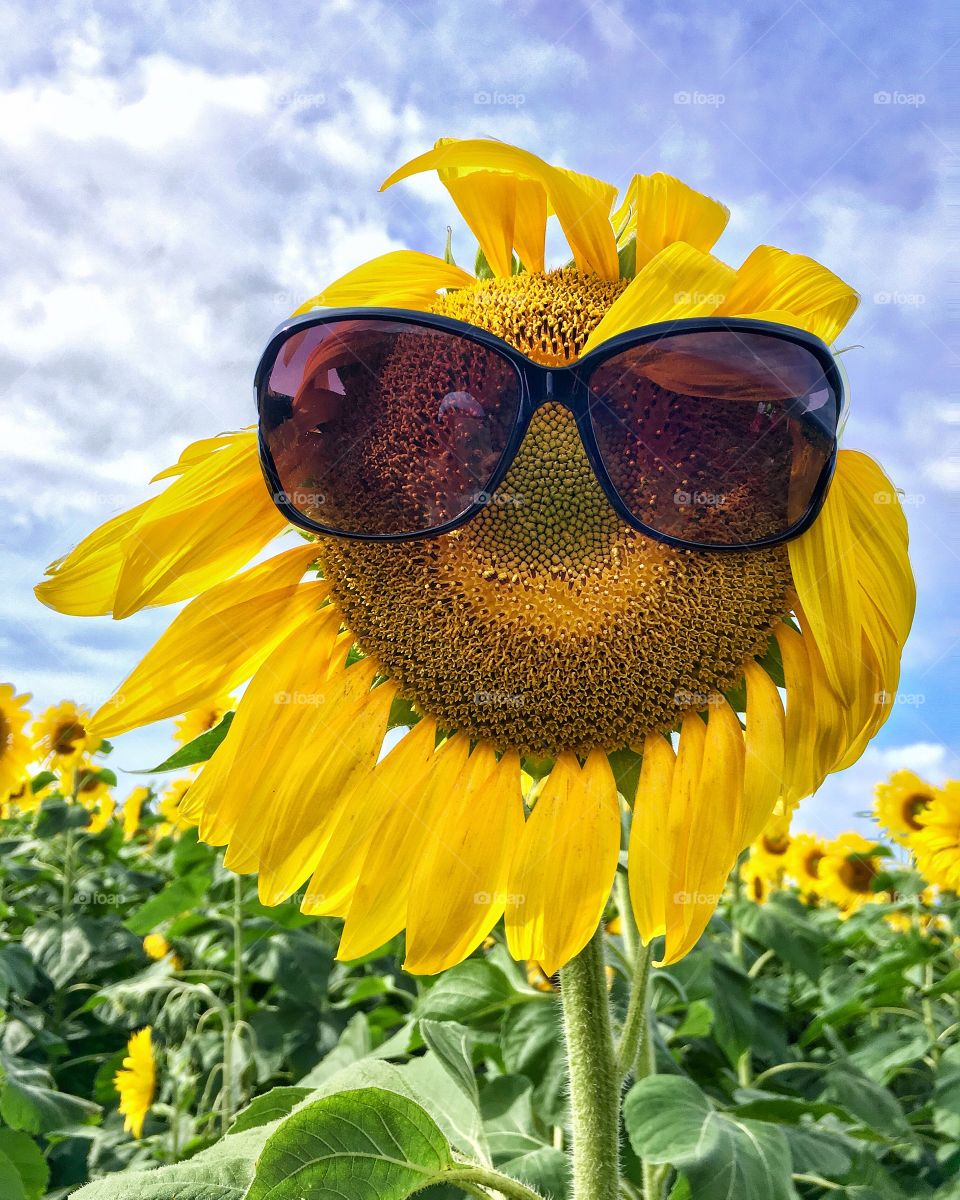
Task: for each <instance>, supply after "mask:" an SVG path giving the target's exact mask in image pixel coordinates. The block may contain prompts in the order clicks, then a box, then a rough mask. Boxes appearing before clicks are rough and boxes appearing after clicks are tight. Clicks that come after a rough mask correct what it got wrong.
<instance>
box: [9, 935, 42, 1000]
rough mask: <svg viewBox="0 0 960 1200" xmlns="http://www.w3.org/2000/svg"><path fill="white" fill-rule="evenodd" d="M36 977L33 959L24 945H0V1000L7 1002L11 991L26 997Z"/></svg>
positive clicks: (23, 997)
mask: <svg viewBox="0 0 960 1200" xmlns="http://www.w3.org/2000/svg"><path fill="white" fill-rule="evenodd" d="M36 979H37V972H36V970H35V969H34V965H33V959H32V958H31V956H30V954H29V953H28V952H27V951H26V950H25V949H24V948H23V946H16V945H11V946H2V947H0V1002H4V1003H5V1002H6V1000H7V998H8V997H9V996H10V994H11V992H12V993H13V995H14V996H19V997H21V998H22V999H26V997H27V996H29V994H30V992H31V991H32V990H33V985H34V984H35V983H36Z"/></svg>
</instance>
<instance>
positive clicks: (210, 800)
mask: <svg viewBox="0 0 960 1200" xmlns="http://www.w3.org/2000/svg"><path fill="white" fill-rule="evenodd" d="M338 627H339V615H338V613H337V611H336V610H335V609H334V608H333V607H332V606H330V607H328V608H325V609H321V610H320V611H319V612H317V613H315V614H314V615H313V616H311V617H310V618H309V619H308V620H306V621H304V622H303V623H302V624H301V625H300V626H298V627H297V628H296V629H294V630H293V631H292V632H291V633H288V635H287V636H286V637H285V638H284V639H283V641H282V642H280V644H279V645H278V646H277V647H276V648H275V649H274V650H273V651H272V653H271V654H270V655H269V657H268V658H267V659H266V660H265V661H264V662H263V663H262V665H261V666H260V668H259V669H258V670H257V672H256V674H255V675H254V676H253V678H252V679H251V680H250V684H249V686H248V687H247V690H246V691H245V692H244V694H243V696H242V697H241V699H240V703H239V704H238V705H237V710H236V715H235V716H234V718H233V724H232V725H231V726H230V730H229V732H228V733H227V736H226V738H224V740H223V742H222V743H221V744H220V746H219V747H218V748H217V750H216V752H215V753H214V755H213V758H211V759H210V761H209V762H208V763H206V764H205V765H204V767H203V769H202V770H201V772H200V774H199V775H198V776H197V778H196V780H195V781H194V782H193V784H191V786H190V790H189V792H188V793H187V798H186V800H185V805H184V806H185V808H186V809H188V810H189V813H190V815H191V816H192V817H195V818H197V819H198V821H199V825H200V839H201V841H204V842H207V843H208V844H209V845H212V846H222V845H224V844H226V843H228V842H230V840H231V839H232V838H233V836H234V833H235V832H236V828H237V824H238V822H239V821H240V820H241V819H242V818H247V819H248V820H249V824H250V828H251V830H252V833H250V834H247V835H246V836H244V837H243V838H242V842H243V845H244V847H245V846H247V845H250V844H256V845H259V842H260V841H261V840H262V838H263V834H264V831H265V827H266V824H267V821H268V820H269V817H270V813H269V808H267V810H266V811H265V809H264V806H265V805H266V806H269V803H270V795H269V793H268V792H267V791H266V789H265V788H263V787H262V786H261V782H260V781H261V779H262V777H263V776H264V775H265V774H266V772H267V771H268V770H269V769H270V768H271V763H272V761H273V760H278V761H279V762H281V763H284V762H287V761H288V760H289V759H290V758H291V757H296V756H298V755H300V754H301V753H302V751H303V748H304V743H303V742H301V741H297V740H292V739H293V738H294V737H297V736H300V735H301V733H302V730H301V728H300V725H301V723H302V722H303V721H305V720H306V719H307V718H309V717H311V716H313V717H314V718H316V717H317V710H318V708H319V707H320V706H319V704H309V703H307V702H306V701H307V698H308V696H310V695H311V694H312V693H310V692H309V691H308V689H309V688H310V687H311V685H312V684H313V681H315V680H322V679H323V678H324V676H325V674H326V670H327V667H328V666H329V664H330V657H331V655H332V653H333V648H334V644H335V642H336V638H337V629H338ZM295 701H296V702H295ZM319 719H321V720H322V714H320V718H319ZM252 796H258V797H260V802H259V803H257V804H254V803H251V797H252Z"/></svg>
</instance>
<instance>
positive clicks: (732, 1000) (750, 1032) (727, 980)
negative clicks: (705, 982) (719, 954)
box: [711, 959, 757, 1066]
mask: <svg viewBox="0 0 960 1200" xmlns="http://www.w3.org/2000/svg"><path fill="white" fill-rule="evenodd" d="M711 975H712V977H713V1036H714V1038H715V1039H716V1041H717V1042H718V1044H719V1045H720V1048H721V1049H722V1050H723V1052H724V1054H726V1056H727V1058H728V1059H729V1060H730V1064H731V1066H736V1065H737V1061H738V1059H739V1058H740V1056H741V1055H742V1054H743V1052H744V1050H748V1049H749V1048H750V1047H751V1046H752V1045H753V1041H754V1037H755V1034H756V1027H757V1023H756V1018H755V1016H754V1012H753V1005H752V1004H751V1002H750V980H749V979H748V978H747V976H746V974H745V973H744V972H743V971H742V970H740V968H739V967H735V966H733V965H732V964H731V963H727V962H723V961H722V960H720V959H717V960H715V961H714V962H713V964H712V966H711Z"/></svg>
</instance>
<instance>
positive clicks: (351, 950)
mask: <svg viewBox="0 0 960 1200" xmlns="http://www.w3.org/2000/svg"><path fill="white" fill-rule="evenodd" d="M407 741H408V739H407V738H404V740H403V742H401V743H400V745H401V746H404V744H405V743H406V742H407ZM398 749H399V747H398ZM414 749H415V750H416V747H414ZM469 750H470V740H469V738H467V737H466V736H465V735H464V734H457V735H455V736H454V737H452V738H450V740H449V741H447V742H444V744H443V745H442V746H441V747H440V749H439V750H437V751H436V752H435V753H434V752H432V751H430V750H428V749H426V748H424V747H421V753H420V754H414V755H411V754H407V756H406V759H405V762H406V764H407V765H408V770H407V774H406V778H407V784H406V786H405V788H404V790H403V792H398V793H397V799H396V802H392V803H390V804H389V805H387V806H385V812H384V814H383V820H382V821H381V823H380V824H379V826H378V828H377V831H376V833H375V834H374V835H373V837H372V838H371V839H370V846H369V850H368V851H367V854H366V857H365V858H364V861H363V866H362V868H361V872H360V881H359V883H358V884H357V890H356V892H355V893H354V895H353V900H352V901H351V904H350V911H349V913H348V914H347V919H346V923H345V924H344V927H343V933H342V934H341V937H340V949H339V950H338V951H337V957H338V958H340V959H344V960H346V961H350V960H351V959H353V958H360V957H362V956H363V955H364V954H369V953H371V952H372V951H374V950H376V949H377V948H378V947H379V946H382V945H383V944H384V943H385V942H387V941H389V940H390V938H392V937H394V936H395V935H396V934H398V933H399V932H400V930H401V929H403V927H404V925H405V923H406V919H407V899H408V896H409V894H410V880H411V878H412V875H413V870H414V866H415V865H416V861H417V855H418V854H419V853H420V847H421V846H422V845H423V843H424V841H425V840H426V838H427V837H428V835H429V832H430V829H431V827H432V824H433V820H434V817H435V814H436V812H437V810H438V809H439V808H440V807H441V806H442V805H443V803H444V802H445V800H446V798H447V797H448V796H450V795H452V794H453V793H454V792H455V791H456V788H457V786H458V781H459V780H460V779H461V778H462V776H463V772H464V770H465V768H466V763H467V754H468V753H469Z"/></svg>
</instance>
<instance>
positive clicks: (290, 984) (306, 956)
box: [246, 926, 333, 1006]
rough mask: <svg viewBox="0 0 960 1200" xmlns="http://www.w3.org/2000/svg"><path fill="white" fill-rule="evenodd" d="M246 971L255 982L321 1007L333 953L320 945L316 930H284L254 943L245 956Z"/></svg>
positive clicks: (325, 994)
mask: <svg viewBox="0 0 960 1200" xmlns="http://www.w3.org/2000/svg"><path fill="white" fill-rule="evenodd" d="M246 961H247V967H248V969H249V970H250V972H251V973H252V974H253V975H255V976H257V978H259V979H264V980H267V981H269V982H272V983H275V984H276V985H277V986H279V987H281V988H283V990H284V991H285V992H287V993H288V994H290V995H293V996H296V997H297V998H299V999H300V1000H303V999H312V1000H313V1002H314V1004H316V1005H318V1006H319V1005H322V1004H323V1003H324V1002H325V1001H326V996H327V980H328V978H329V976H330V967H331V965H332V964H333V951H332V950H331V949H330V947H329V946H326V945H324V943H323V942H321V941H320V940H319V938H318V937H317V934H316V928H315V927H314V926H309V927H308V928H307V929H284V930H282V931H278V932H277V933H274V934H272V935H271V936H270V937H269V938H264V939H263V940H262V941H259V942H257V943H256V945H255V946H254V947H253V948H252V950H251V951H250V953H249V954H248V955H247V960H246Z"/></svg>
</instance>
